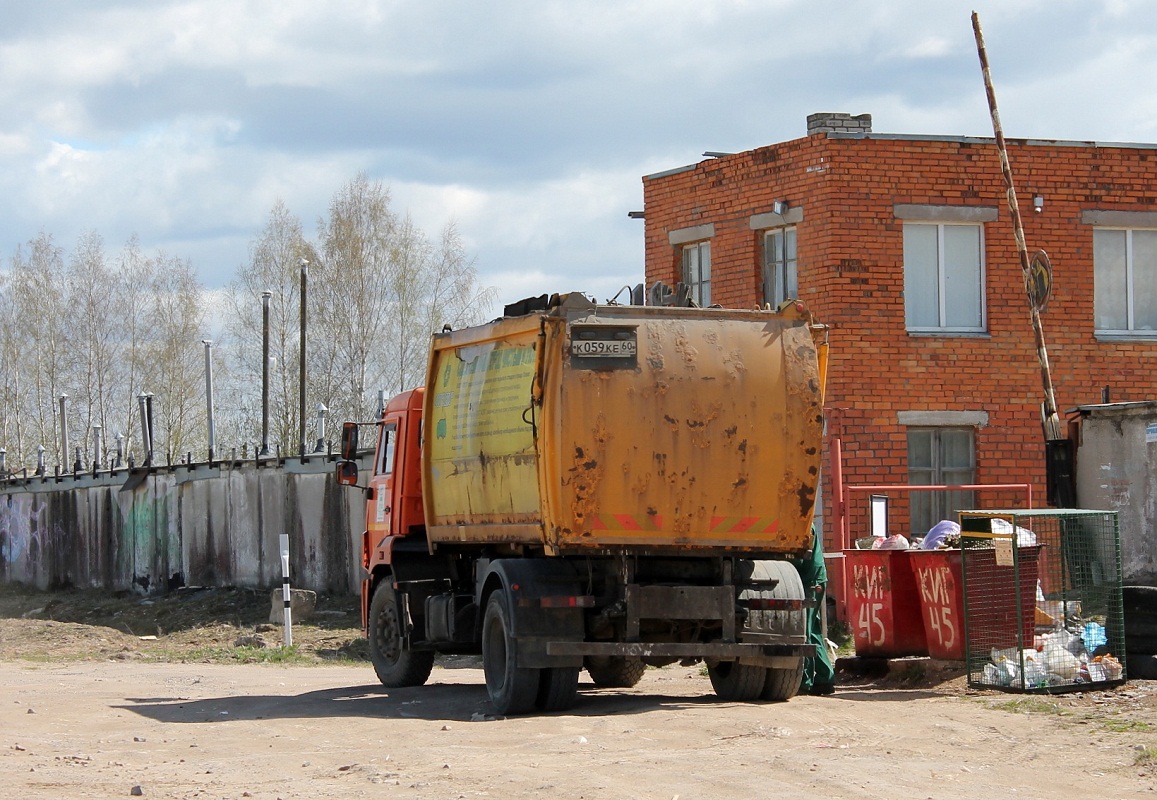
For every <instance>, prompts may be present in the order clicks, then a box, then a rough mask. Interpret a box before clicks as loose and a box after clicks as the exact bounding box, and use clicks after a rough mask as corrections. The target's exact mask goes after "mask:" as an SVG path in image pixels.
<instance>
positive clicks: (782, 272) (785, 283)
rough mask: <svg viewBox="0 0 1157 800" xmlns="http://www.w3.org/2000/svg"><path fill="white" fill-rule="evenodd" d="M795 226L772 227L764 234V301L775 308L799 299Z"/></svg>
mask: <svg viewBox="0 0 1157 800" xmlns="http://www.w3.org/2000/svg"><path fill="white" fill-rule="evenodd" d="M798 298H799V286H798V284H797V281H796V249H795V228H794V227H786V228H772V229H771V230H768V231H764V234H763V302H764V303H769V304H770V305H771V306H772V307H773V308H774V307H776V306H778V305H779V304H780V303H782V302H783V301H784V300H790V299H798Z"/></svg>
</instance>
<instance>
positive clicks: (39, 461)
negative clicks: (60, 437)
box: [36, 444, 44, 476]
mask: <svg viewBox="0 0 1157 800" xmlns="http://www.w3.org/2000/svg"><path fill="white" fill-rule="evenodd" d="M36 474H37V475H40V476H43V475H44V445H42V444H38V445H36Z"/></svg>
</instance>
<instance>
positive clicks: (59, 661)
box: [0, 588, 1157, 800]
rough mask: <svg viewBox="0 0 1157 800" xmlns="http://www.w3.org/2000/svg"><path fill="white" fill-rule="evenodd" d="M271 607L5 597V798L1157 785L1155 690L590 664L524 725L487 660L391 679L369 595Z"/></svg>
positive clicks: (907, 667) (667, 799)
mask: <svg viewBox="0 0 1157 800" xmlns="http://www.w3.org/2000/svg"><path fill="white" fill-rule="evenodd" d="M269 608H270V601H269V597H268V595H267V594H264V593H262V594H260V595H258V594H256V593H251V592H244V591H233V590H203V591H186V592H181V593H177V594H176V595H173V596H169V597H166V598H162V599H145V598H139V597H136V596H132V595H128V596H124V597H119V598H113V597H108V596H106V595H99V594H95V593H81V592H75V593H57V594H43V593H38V592H30V591H21V590H18V589H11V588H7V589H0V681H3V685H4V686H5V687H7V688H6V689H5V691H4V693H3V694H2V695H0V797H20V798H72V797H78V798H79V797H129V796H133V795H139V796H143V797H146V798H147V797H164V798H246V797H251V798H263V799H264V798H268V800H273V799H274V798H282V800H291V798H347V797H353V798H357V797H375V798H378V797H383V796H389V797H391V798H450V799H452V800H454V799H457V798H475V797H495V798H497V797H505V798H538V797H552V798H553V797H558V798H584V799H588V798H656V799H658V800H671V799H672V798H681V799H682V800H687V799H688V798H724V797H726V798H763V797H768V798H770V797H801V796H826V797H834V798H839V797H848V798H857V797H904V798H976V797H986V796H987V797H1001V798H1005V797H1024V798H1043V797H1048V798H1058V797H1074V798H1076V797H1080V798H1089V797H1097V798H1113V797H1154V796H1157V792H1155V791H1154V786H1155V785H1157V682H1150V681H1134V682H1130V683H1128V684H1126V685H1125V686H1123V687H1120V688H1118V689H1115V690H1111V691H1104V692H1085V693H1070V694H1063V695H1056V696H1051V697H1046V696H1040V695H1023V694H1002V693H997V692H977V691H972V690H969V689H968V688H967V686H966V682H965V680H964V679H963V677H962V676H961V673H960V672H959V670H957V669H954V668H951V667H950V666H946V665H938V664H936V663H935V662H928V661H927V660H913V661H909V662H903V663H900V664H896V663H893V664H892V669H891V671H890V672H888V673H885V674H875V675H872V674H865V673H863V672H858V671H857V672H852V671H850V670H848V669H845V670H842V671H841V673H840V676H839V685H838V690H837V692H836V694H835V695H833V696H831V697H822V698H821V697H798V698H795V699H793V700H791V701H790V702H788V703H777V704H759V703H752V704H740V703H720V702H717V701H716V699H715V697H714V695H713V693H712V692H711V687H710V683H709V682H708V680H707V679H706V678H705V677H703V675H702V674H700V669H699V668H698V667H677V666H672V667H666V668H663V669H651V670H648V671H647V674H646V675H645V677H644V679H643V681H642V682H641V683H640V684H639V685H638V686H636V687H635V688H634V689H629V690H618V689H616V690H610V689H603V690H599V689H595V688H594V687H593V685H591V684H590V683H588V682H586V681H585V675H584V682H583V683H582V685H581V695H580V698H579V701H578V703H577V704H576V705H575V707H574V708H573V709H572V710H571V711H569V712H566V713H562V714H553V715H546V716H537V717H521V718H510V719H503V718H495V717H494V716H493V714H492V710H491V709H490V707H489V702H488V700H487V697H486V690H485V687H484V685H483V678H482V671H481V669H480V668H479V666H478V664H477V661H476V660H474V659H463V658H459V659H454V660H443V661H441V662H440V663H439V665H438V666H437V667H435V670H434V673H433V675H432V676H431V679H430V681H429V683H428V684H427V685H426V686H423V687H419V688H414V689H406V690H393V691H387V690H385V689H383V688H382V687H381V686H380V685H379V684H377V683H376V681H375V679H374V675H373V671H372V669H371V668H370V666H369V664H368V662H367V661H366V660H365V643H364V640H361V638H360V631H359V630H358V629H357V616H356V610H355V608H354V601H353V599H352V598H338V599H333V598H322V599H321V600H320V602H319V610H320V611H321V612H322V613H320V614H318V615H316V616H315V617H314V618H313V619H312V620H311V621H309V622H307V623H305V624H300V625H295V626H294V642H295V647H294V648H293V649H292V650H289V651H286V650H285V649H283V648H281V647H280V646H279V645H280V643H281V636H282V631H281V629H280V628H272V629H263V627H262V626H263V624H264V623H266V622H267V619H268V615H269ZM255 637H256V638H255ZM259 640H260V641H263V642H264V643H265V646H264V647H262V646H258V643H259ZM251 662H261V663H251ZM845 663H846V665H847V666H849V667H851V666H857V665H856V664H855V662H854V661H851V660H850V661H848V662H845ZM860 666H862V665H860Z"/></svg>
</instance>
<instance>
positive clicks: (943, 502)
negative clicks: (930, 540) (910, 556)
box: [905, 425, 976, 536]
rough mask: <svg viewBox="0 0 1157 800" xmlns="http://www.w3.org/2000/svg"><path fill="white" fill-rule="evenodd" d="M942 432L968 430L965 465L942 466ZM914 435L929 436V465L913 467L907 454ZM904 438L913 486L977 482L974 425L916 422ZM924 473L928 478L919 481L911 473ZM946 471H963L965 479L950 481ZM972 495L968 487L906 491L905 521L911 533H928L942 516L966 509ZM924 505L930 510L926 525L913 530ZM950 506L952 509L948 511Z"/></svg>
mask: <svg viewBox="0 0 1157 800" xmlns="http://www.w3.org/2000/svg"><path fill="white" fill-rule="evenodd" d="M945 433H967V434H968V436H969V441H970V444H971V449H970V452H969V463H968V465H967V466H959V465H951V466H948V465H945V464H944V463H943V456H944V453H945V443H944V441H943V438H942V437H943V435H944V434H945ZM913 434H928V435H929V436H930V437H931V452H930V456H931V461H932V464H931V466H928V467H913V466H912V463H911V459H910V458H909V457H908V456H910V455H911V451H912V435H913ZM905 440H906V442H907V452H908V456H906V457H905V460H906V461H907V469H908V480H909V482H910V483H912V484H916V485H921V484H922V485H933V486H936V485H953V486H967V485H969V484H975V483H976V428H974V427H972V426H967V425H919V426H910V427H909V428H908V430H907V432H906V433H905ZM914 471H915V472H927V473H930V477H929V478H928V479H927V480H922V479H921V478H920V476H919V475H914V474H913V472H914ZM945 473H956V474H958V475H959V474H963V475H964V480H956V481H949V480H947V479H946V477H945ZM975 499H976V498H975V494H974V493H973V492H972V491H971V490H962V491H948V490H943V491H920V492H911V493H909V509H908V520H909V527H910V528H912V535H913V536H923V535H924V534H925V533H927V532H928V530H929V528H931V526H933V525H935V524H936V523H937V522H939V521H940V520H941V519H951V518H952V517H951V515H952V514H953V513H954V512H955V511H958V510H961V509H967V508H969V507H971V506H974V504H975ZM925 504H927V506H928V508H927V511H928V513H929V520H928V521H927V527H924V529H923V530H916V528H917V527H923V525H920V526H917V525H916V522H917V520H916V513H917V510H918V509H920V508H921V506H923V505H925ZM950 509H951V510H950Z"/></svg>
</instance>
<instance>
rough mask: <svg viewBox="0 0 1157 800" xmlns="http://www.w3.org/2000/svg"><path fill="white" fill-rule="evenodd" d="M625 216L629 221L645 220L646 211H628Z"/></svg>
mask: <svg viewBox="0 0 1157 800" xmlns="http://www.w3.org/2000/svg"><path fill="white" fill-rule="evenodd" d="M627 216H628V217H630V218H631V219H646V218H647V212H646V211H628V212H627Z"/></svg>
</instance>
